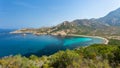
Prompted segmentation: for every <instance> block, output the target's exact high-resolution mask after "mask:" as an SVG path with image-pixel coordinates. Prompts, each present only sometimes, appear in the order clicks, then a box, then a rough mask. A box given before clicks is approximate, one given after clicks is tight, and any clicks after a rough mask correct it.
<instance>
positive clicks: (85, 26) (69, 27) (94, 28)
mask: <svg viewBox="0 0 120 68" xmlns="http://www.w3.org/2000/svg"><path fill="white" fill-rule="evenodd" d="M11 33H33V34H36V35H41V34H52V35H68V34H80V35H91V36H104V37H107V38H108V36H115V37H116V36H120V8H118V9H116V10H114V11H112V12H110V13H109V14H107V15H106V16H104V17H101V18H98V19H94V18H93V19H77V20H74V21H71V22H69V21H64V22H62V23H61V24H59V25H56V26H53V27H45V28H36V29H29V28H27V29H21V30H17V31H14V32H11Z"/></svg>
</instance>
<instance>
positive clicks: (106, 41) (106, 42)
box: [67, 34, 109, 44]
mask: <svg viewBox="0 0 120 68" xmlns="http://www.w3.org/2000/svg"><path fill="white" fill-rule="evenodd" d="M67 36H81V37H91V38H100V39H103V40H104V44H108V42H109V40H108V39H106V38H104V37H100V36H87V35H77V34H68V35H67Z"/></svg>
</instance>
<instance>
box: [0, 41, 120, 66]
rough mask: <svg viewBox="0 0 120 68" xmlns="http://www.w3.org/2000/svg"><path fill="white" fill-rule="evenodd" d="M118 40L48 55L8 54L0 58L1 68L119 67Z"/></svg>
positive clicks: (119, 50)
mask: <svg viewBox="0 0 120 68" xmlns="http://www.w3.org/2000/svg"><path fill="white" fill-rule="evenodd" d="M119 44H120V40H110V42H109V44H108V45H104V44H94V45H91V46H88V47H80V48H76V49H74V50H66V51H59V52H57V53H55V54H53V55H50V56H42V57H37V56H35V55H31V56H30V57H23V56H21V55H16V56H9V57H4V58H1V59H0V67H1V68H119V67H120V46H119Z"/></svg>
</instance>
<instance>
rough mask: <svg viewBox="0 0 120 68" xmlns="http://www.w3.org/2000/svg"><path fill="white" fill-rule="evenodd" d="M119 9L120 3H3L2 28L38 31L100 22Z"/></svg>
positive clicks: (86, 0) (47, 0)
mask: <svg viewBox="0 0 120 68" xmlns="http://www.w3.org/2000/svg"><path fill="white" fill-rule="evenodd" d="M119 7H120V0H0V28H7V29H8V28H11V29H13V28H39V27H45V26H52V25H56V24H59V23H61V22H63V21H66V20H68V21H72V20H75V19H84V18H88V19H89V18H99V17H102V16H105V15H106V14H108V13H109V12H110V11H113V10H115V9H117V8H119Z"/></svg>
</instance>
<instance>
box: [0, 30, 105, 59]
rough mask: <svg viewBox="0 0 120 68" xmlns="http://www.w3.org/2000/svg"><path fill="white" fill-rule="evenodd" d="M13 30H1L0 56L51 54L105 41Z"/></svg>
mask: <svg viewBox="0 0 120 68" xmlns="http://www.w3.org/2000/svg"><path fill="white" fill-rule="evenodd" d="M11 31H13V30H3V29H1V30H0V57H4V56H9V55H16V54H21V55H23V56H27V57H28V56H30V55H32V54H34V55H37V56H42V55H51V54H53V53H55V52H57V51H59V50H66V49H74V48H77V47H80V46H88V45H90V44H95V43H96V44H99V43H103V42H104V40H102V39H99V38H89V37H59V36H51V35H40V36H36V35H32V34H27V35H26V36H23V35H22V34H10V33H9V32H11Z"/></svg>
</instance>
